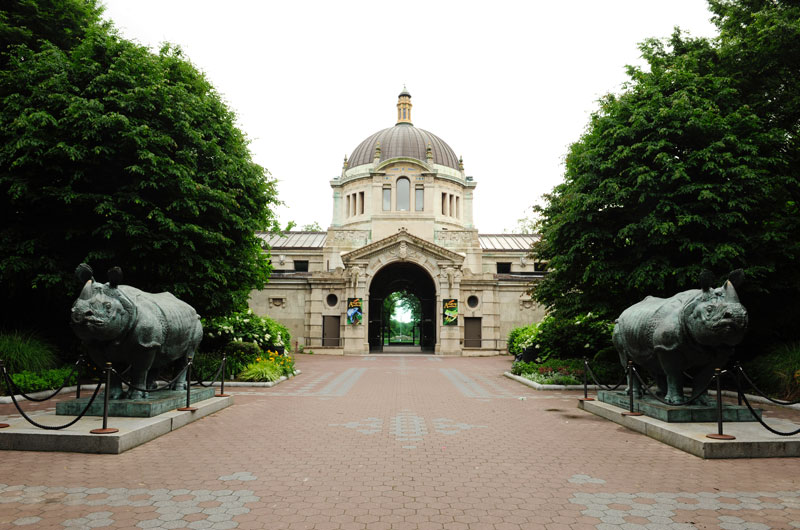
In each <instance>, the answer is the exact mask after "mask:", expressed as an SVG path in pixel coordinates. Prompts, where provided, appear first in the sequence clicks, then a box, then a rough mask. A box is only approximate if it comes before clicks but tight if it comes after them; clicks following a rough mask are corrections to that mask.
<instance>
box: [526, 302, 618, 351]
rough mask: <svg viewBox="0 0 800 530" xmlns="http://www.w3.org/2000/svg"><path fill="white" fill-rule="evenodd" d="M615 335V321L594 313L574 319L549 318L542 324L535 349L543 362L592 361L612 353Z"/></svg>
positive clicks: (540, 324) (539, 327) (538, 330)
mask: <svg viewBox="0 0 800 530" xmlns="http://www.w3.org/2000/svg"><path fill="white" fill-rule="evenodd" d="M613 331H614V323H613V322H612V321H609V320H601V319H599V318H598V317H597V316H596V315H594V314H592V313H587V314H586V315H578V316H576V317H573V318H555V317H553V316H548V317H545V318H544V319H543V320H542V321H541V322H540V323H539V326H538V329H537V336H536V339H535V346H539V349H540V350H541V354H540V355H539V357H540V358H541V359H542V360H546V359H548V358H550V357H555V358H558V359H581V358H582V357H593V356H595V355H599V354H602V353H603V352H604V350H613V345H612V344H611V333H612V332H613Z"/></svg>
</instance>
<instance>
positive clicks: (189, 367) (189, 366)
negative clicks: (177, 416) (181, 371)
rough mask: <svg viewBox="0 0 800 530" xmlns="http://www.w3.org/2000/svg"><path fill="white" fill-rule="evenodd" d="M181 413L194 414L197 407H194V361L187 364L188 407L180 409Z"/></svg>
mask: <svg viewBox="0 0 800 530" xmlns="http://www.w3.org/2000/svg"><path fill="white" fill-rule="evenodd" d="M178 410H180V411H181V412H184V411H188V412H194V411H195V410H197V407H193V406H192V361H189V362H188V363H186V406H185V407H180V408H179V409H178Z"/></svg>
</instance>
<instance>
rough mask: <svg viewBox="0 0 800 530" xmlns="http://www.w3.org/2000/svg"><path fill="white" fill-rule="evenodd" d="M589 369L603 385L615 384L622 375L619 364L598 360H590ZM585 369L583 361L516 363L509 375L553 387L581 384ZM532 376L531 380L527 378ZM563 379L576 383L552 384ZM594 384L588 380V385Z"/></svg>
mask: <svg viewBox="0 0 800 530" xmlns="http://www.w3.org/2000/svg"><path fill="white" fill-rule="evenodd" d="M589 367H590V368H591V369H592V372H594V374H595V376H596V377H597V379H598V380H599V381H600V382H601V383H603V384H617V383H619V381H620V378H621V377H622V375H623V373H624V372H623V370H622V366H621V365H620V364H619V363H613V362H608V361H603V360H600V359H597V358H595V359H592V360H590V361H589ZM584 371H585V368H584V365H583V359H548V360H546V361H544V362H539V363H537V362H530V363H523V362H517V363H514V364H513V365H512V366H511V373H512V374H514V375H519V376H522V377H526V378H528V379H531V380H532V381H536V382H537V383H541V384H553V385H562V384H564V385H567V384H569V385H573V384H575V385H577V384H582V383H583V374H584ZM531 375H533V378H531V377H529V376H531ZM547 377H549V378H550V381H551V382H548V383H542V381H541V380H540V379H543V378H547ZM565 377H571V378H572V379H574V380H575V381H577V382H574V383H563V382H562V383H554V382H552V381H554V380H556V379H558V380H562V381H563V380H566V379H564V378H565ZM593 383H594V382H593V381H592V380H591V378H590V379H589V384H593Z"/></svg>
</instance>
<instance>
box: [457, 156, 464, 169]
mask: <svg viewBox="0 0 800 530" xmlns="http://www.w3.org/2000/svg"><path fill="white" fill-rule="evenodd" d="M458 169H460V170H461V171H464V157H463V156H459V157H458Z"/></svg>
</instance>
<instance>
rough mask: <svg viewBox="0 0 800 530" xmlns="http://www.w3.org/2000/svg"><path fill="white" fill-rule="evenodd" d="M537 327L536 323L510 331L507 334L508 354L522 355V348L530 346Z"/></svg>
mask: <svg viewBox="0 0 800 530" xmlns="http://www.w3.org/2000/svg"><path fill="white" fill-rule="evenodd" d="M538 327H539V324H538V323H533V324H530V325H528V326H522V327H519V328H514V329H512V330H511V332H510V333H509V334H508V353H510V354H511V355H519V354H520V353H522V350H523V348H524V347H525V346H528V345H530V344H531V342H532V341H533V340H534V338H535V337H536V332H537V329H538Z"/></svg>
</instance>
